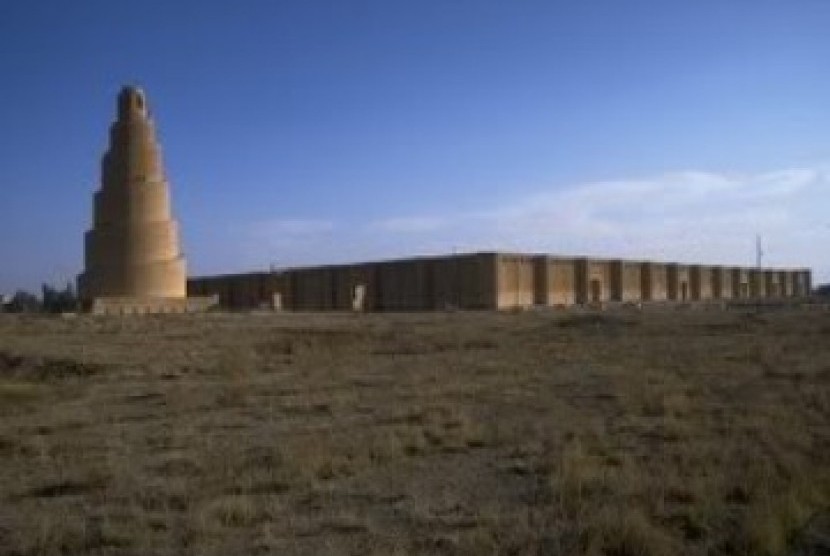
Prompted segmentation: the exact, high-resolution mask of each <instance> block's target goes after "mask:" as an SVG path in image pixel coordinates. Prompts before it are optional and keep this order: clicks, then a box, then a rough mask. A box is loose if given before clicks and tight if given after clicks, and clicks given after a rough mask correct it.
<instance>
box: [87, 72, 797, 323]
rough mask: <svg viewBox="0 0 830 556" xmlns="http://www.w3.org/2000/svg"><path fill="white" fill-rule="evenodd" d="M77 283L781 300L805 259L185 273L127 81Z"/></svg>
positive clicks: (129, 295) (346, 293)
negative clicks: (769, 265) (784, 264)
mask: <svg viewBox="0 0 830 556" xmlns="http://www.w3.org/2000/svg"><path fill="white" fill-rule="evenodd" d="M84 263H85V264H84V272H83V273H82V274H81V275H80V276H79V277H78V291H79V293H80V296H81V299H82V301H83V304H84V306H85V308H86V309H88V310H91V311H93V312H97V313H117V314H124V313H162V312H182V311H192V310H204V309H205V308H207V307H208V306H209V305H211V304H214V303H218V304H219V306H221V307H225V308H229V309H246V308H263V307H268V308H272V309H286V310H295V311H337V310H341V311H425V310H442V309H447V308H458V309H512V308H523V307H531V306H549V307H559V306H561V307H568V306H571V305H577V304H597V303H606V302H619V303H658V302H664V303H672V302H674V303H677V302H693V301H695V302H703V301H709V300H736V299H773V298H775V299H782V298H792V297H800V296H805V295H807V294H809V292H810V290H811V287H812V284H811V274H810V271H809V270H808V269H760V268H739V267H730V266H712V265H689V264H678V263H660V262H641V261H628V260H625V261H624V260H609V259H595V258H589V257H559V256H551V255H544V254H520V253H496V252H494V253H470V254H463V255H452V256H436V257H415V258H408V259H400V260H392V261H381V262H367V263H359V264H348V265H329V266H318V267H310V268H291V269H284V270H280V271H277V272H253V273H247V274H233V275H224V276H205V277H198V278H191V279H189V280H187V279H186V274H185V260H184V257H183V256H182V253H181V250H180V242H179V230H178V225H177V223H176V221H175V220H174V219H173V215H172V211H171V207H170V192H169V189H168V183H167V179H166V177H165V174H164V167H163V164H162V158H161V150H160V147H159V145H158V143H157V142H156V136H155V127H154V123H153V120H152V119H151V117H150V112H149V109H148V106H147V100H146V98H145V95H144V92H143V91H142V90H141V89H139V88H136V87H124V88H123V89H122V90H121V92H120V93H119V95H118V99H117V117H116V120H115V122H114V123H113V124H112V126H111V127H110V133H109V148H108V150H107V152H106V153H105V154H104V156H103V159H102V161H101V188H100V190H99V191H97V192H96V193H95V195H94V202H93V222H92V229H91V230H90V231H88V232H87V234H86V237H85V260H84Z"/></svg>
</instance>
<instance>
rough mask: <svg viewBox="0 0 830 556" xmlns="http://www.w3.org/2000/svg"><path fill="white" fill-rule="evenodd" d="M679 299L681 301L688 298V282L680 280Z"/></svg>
mask: <svg viewBox="0 0 830 556" xmlns="http://www.w3.org/2000/svg"><path fill="white" fill-rule="evenodd" d="M680 299H681V300H682V301H686V300H687V299H689V283H688V282H681V283H680Z"/></svg>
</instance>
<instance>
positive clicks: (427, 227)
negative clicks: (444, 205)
mask: <svg viewBox="0 0 830 556" xmlns="http://www.w3.org/2000/svg"><path fill="white" fill-rule="evenodd" d="M446 225H447V221H446V220H444V219H443V218H438V217H435V216H410V217H402V218H387V219H385V220H377V221H375V222H371V223H370V224H369V228H370V229H373V230H377V231H380V232H390V233H401V234H418V233H424V232H436V231H438V230H440V229H442V228H444V227H446Z"/></svg>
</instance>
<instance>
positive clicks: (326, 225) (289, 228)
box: [251, 218, 335, 238]
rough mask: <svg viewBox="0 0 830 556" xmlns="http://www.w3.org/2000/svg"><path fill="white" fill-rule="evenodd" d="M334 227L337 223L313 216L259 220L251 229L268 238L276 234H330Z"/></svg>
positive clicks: (256, 233)
mask: <svg viewBox="0 0 830 556" xmlns="http://www.w3.org/2000/svg"><path fill="white" fill-rule="evenodd" d="M334 228H335V224H334V222H332V221H330V220H318V219H313V218H306V219H303V218H276V219H272V220H265V221H262V222H257V223H256V224H254V226H252V227H251V231H252V233H253V234H254V235H259V236H263V237H267V238H270V237H273V236H275V235H279V236H290V237H292V238H298V237H309V236H316V235H320V234H328V233H330V232H332V231H333V230H334Z"/></svg>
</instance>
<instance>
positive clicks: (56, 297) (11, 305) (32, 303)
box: [0, 283, 78, 313]
mask: <svg viewBox="0 0 830 556" xmlns="http://www.w3.org/2000/svg"><path fill="white" fill-rule="evenodd" d="M40 291H41V295H40V297H38V296H37V295H35V294H33V293H31V292H28V291H26V290H18V291H17V292H15V294H14V295H12V296H11V297H7V298H4V299H3V304H2V307H1V308H0V310H2V311H4V312H7V313H66V312H69V311H75V310H77V308H78V296H77V294H76V293H75V288H74V287H73V286H72V284H71V283H67V284H66V287H65V288H63V289H59V288H56V287H54V286H51V285H50V284H43V285H42V286H41V288H40Z"/></svg>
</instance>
